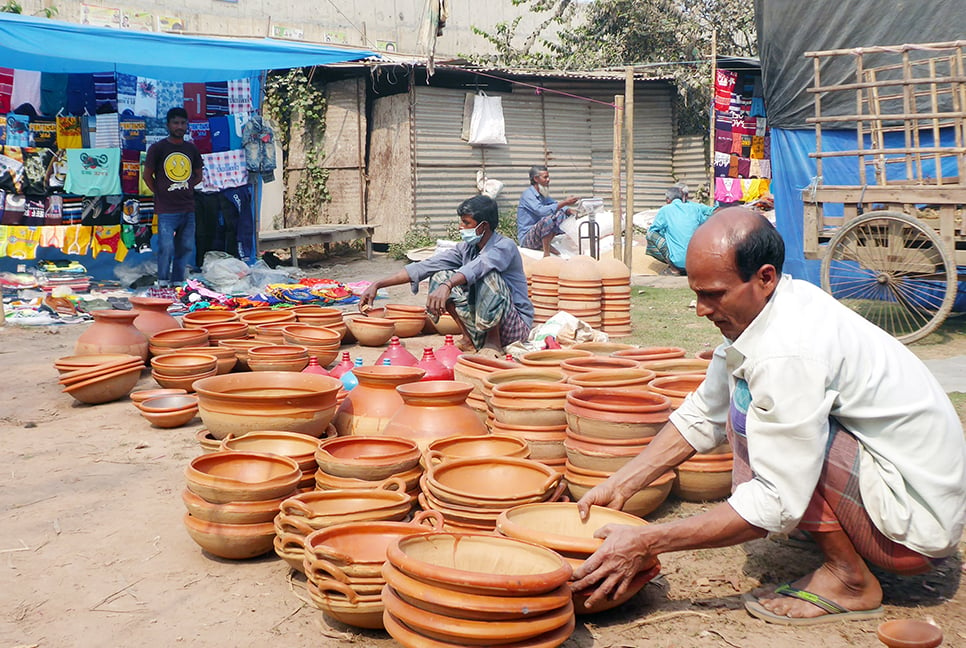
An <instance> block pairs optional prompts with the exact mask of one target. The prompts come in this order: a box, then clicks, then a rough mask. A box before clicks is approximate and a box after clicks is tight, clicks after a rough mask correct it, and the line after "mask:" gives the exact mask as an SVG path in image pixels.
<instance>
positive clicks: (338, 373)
mask: <svg viewBox="0 0 966 648" xmlns="http://www.w3.org/2000/svg"><path fill="white" fill-rule="evenodd" d="M354 366H355V365H353V364H352V358H350V357H349V352H348V351H343V352H342V360H340V361H339V364H337V365H336V366H334V367H332V369H330V370H329V375H330V376H332V377H333V378H341V377H342V374H344V373H345V372H347V371H352V367H354Z"/></svg>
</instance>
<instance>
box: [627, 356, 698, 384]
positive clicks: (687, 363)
mask: <svg viewBox="0 0 966 648" xmlns="http://www.w3.org/2000/svg"><path fill="white" fill-rule="evenodd" d="M709 364H711V361H710V360H702V359H701V358H673V359H669V360H651V361H644V362H641V368H642V369H650V370H651V371H653V372H654V373H655V375H656V378H661V377H663V376H680V375H684V374H704V373H707V371H708V365H709ZM656 378H655V379H656ZM652 382H653V381H652Z"/></svg>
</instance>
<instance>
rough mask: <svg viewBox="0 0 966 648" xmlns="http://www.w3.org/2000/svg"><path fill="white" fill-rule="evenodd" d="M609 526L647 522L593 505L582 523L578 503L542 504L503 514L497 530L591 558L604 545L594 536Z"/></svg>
mask: <svg viewBox="0 0 966 648" xmlns="http://www.w3.org/2000/svg"><path fill="white" fill-rule="evenodd" d="M607 524H624V525H630V526H645V525H646V524H647V522H645V521H643V520H641V519H640V518H638V517H635V516H633V515H629V514H627V513H623V512H621V511H615V510H613V509H609V508H604V507H603V506H591V507H590V514H589V515H588V517H587V520H586V521H583V520H581V519H580V514H579V513H578V512H577V504H576V503H575V502H552V503H548V502H540V503H537V504H524V505H522V506H515V507H513V508H512V509H508V510H506V511H504V512H503V513H501V514H500V516H499V518H498V519H497V522H496V529H497V531H499V532H500V533H502V534H503V535H505V536H509V537H511V538H516V539H518V540H526V541H528V542H532V543H534V544H538V545H540V546H542V547H547V548H548V549H553V550H554V551H558V552H567V553H578V554H585V555H588V556H589V555H590V554H592V553H594V552H595V551H597V549H598V548H599V547H600V545H601V544H603V542H604V541H603V540H602V539H601V538H596V537H594V533H595V532H596V531H597V530H598V529H600V528H601V527H603V526H605V525H607ZM645 567H650V565H646V566H645Z"/></svg>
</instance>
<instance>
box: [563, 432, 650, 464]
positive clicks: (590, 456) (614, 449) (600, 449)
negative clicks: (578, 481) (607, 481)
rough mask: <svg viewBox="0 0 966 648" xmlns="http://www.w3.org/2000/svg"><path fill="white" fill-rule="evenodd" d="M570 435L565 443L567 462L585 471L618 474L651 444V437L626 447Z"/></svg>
mask: <svg viewBox="0 0 966 648" xmlns="http://www.w3.org/2000/svg"><path fill="white" fill-rule="evenodd" d="M584 439H586V437H577V436H576V435H573V434H568V435H567V438H566V440H565V441H564V442H563V446H564V451H565V453H566V457H567V461H568V462H570V464H571V465H573V466H575V467H577V468H583V469H585V470H599V471H603V472H616V471H618V470H620V469H621V468H622V467H623V466H624V465H625V464H627V463H628V462H629V461H630V460H631V459H633V458H634V457H636V456H637V455H639V454H640V453H641V451H643V450H644V448H646V447H647V444H648V443H650V442H651V437H648V438H645V439H641V442H640V443H634V444H626V445H604V444H600V443H596V441H597V439H594V440H584Z"/></svg>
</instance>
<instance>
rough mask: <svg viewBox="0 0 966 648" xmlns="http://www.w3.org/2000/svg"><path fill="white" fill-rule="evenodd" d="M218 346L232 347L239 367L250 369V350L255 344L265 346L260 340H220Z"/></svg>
mask: <svg viewBox="0 0 966 648" xmlns="http://www.w3.org/2000/svg"><path fill="white" fill-rule="evenodd" d="M218 346H220V347H225V348H228V349H232V350H233V351H234V352H235V359H236V360H237V362H238V364H237V367H238V368H239V369H244V370H246V371H247V370H248V350H249V349H250V348H252V347H255V346H263V343H262V342H260V341H258V340H219V341H218Z"/></svg>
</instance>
